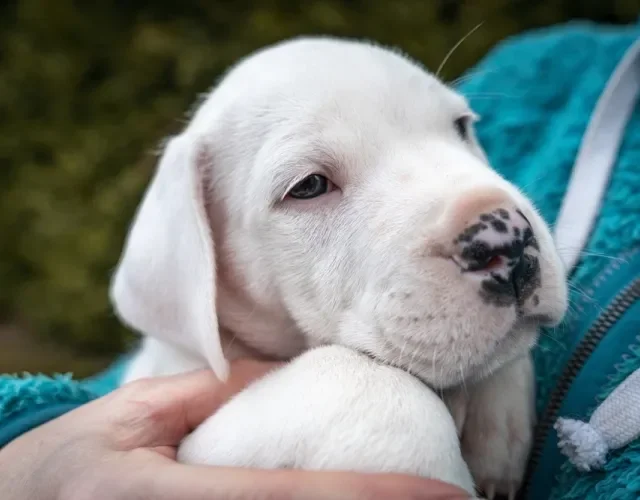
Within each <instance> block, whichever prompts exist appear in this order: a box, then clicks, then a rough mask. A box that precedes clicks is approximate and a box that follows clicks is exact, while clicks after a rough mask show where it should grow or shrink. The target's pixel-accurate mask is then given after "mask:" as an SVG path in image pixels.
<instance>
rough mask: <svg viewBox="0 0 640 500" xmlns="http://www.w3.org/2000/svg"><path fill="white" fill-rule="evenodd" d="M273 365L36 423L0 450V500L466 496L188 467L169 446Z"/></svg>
mask: <svg viewBox="0 0 640 500" xmlns="http://www.w3.org/2000/svg"><path fill="white" fill-rule="evenodd" d="M274 366H276V365H275V364H274V363H265V362H258V361H249V360H243V361H238V362H235V363H233V364H232V367H231V374H230V377H229V380H228V382H227V383H224V384H223V383H221V382H220V381H219V380H218V379H216V378H215V376H214V375H213V373H212V372H210V371H208V370H202V371H198V372H193V373H188V374H183V375H177V376H172V377H162V378H156V379H149V380H140V381H137V382H134V383H132V384H128V385H126V386H124V387H122V388H120V389H118V390H116V391H114V392H112V393H111V394H109V395H107V396H105V397H103V398H100V399H98V400H95V401H93V402H91V403H88V404H86V405H84V406H82V407H80V408H78V409H76V410H73V411H71V412H69V413H67V414H66V415H63V416H61V417H59V418H57V419H55V420H53V421H51V422H48V423H47V424H44V425H42V426H40V427H38V428H36V429H34V430H32V431H30V432H28V433H26V434H24V435H23V436H21V437H19V438H17V439H16V440H14V441H13V442H11V443H9V444H8V445H7V446H6V447H5V448H4V449H2V450H0V473H1V475H0V477H2V478H3V479H0V498H2V499H3V500H25V499H29V500H102V499H104V500H132V499H143V498H144V499H150V500H151V499H153V500H174V499H175V500H226V499H231V498H232V499H234V500H244V499H247V500H249V499H251V500H254V499H263V498H264V499H266V498H269V499H286V500H294V499H301V500H315V499H318V500H319V499H344V500H351V499H354V500H355V499H378V498H379V499H385V500H386V499H389V498H394V499H405V498H406V499H425V500H445V499H447V500H448V499H458V498H460V499H463V498H468V494H467V493H465V492H464V491H462V490H460V489H458V488H456V487H454V486H449V485H446V484H443V483H440V482H436V481H429V480H425V479H421V478H417V477H411V476H404V475H396V474H358V473H352V472H331V471H322V472H312V471H301V470H255V469H240V468H237V469H232V468H219V467H205V466H187V465H183V464H179V463H177V462H176V461H175V453H176V447H177V445H178V444H179V443H180V441H181V440H182V438H184V436H186V435H187V434H188V433H189V432H190V431H191V430H193V429H194V428H195V427H197V426H198V424H200V423H201V422H202V421H203V420H204V419H205V418H206V417H208V416H209V415H210V414H211V413H213V412H214V411H215V409H216V408H218V407H219V406H220V405H221V404H223V403H224V402H225V401H226V400H228V399H229V398H230V397H231V396H233V395H234V394H235V393H237V392H238V391H240V390H242V388H243V387H245V386H246V385H247V384H248V383H250V382H251V381H252V380H254V379H256V378H258V377H260V376H261V375H263V374H264V373H265V372H266V371H268V370H269V369H272V368H273V367H274Z"/></svg>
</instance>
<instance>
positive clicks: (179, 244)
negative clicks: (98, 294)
mask: <svg viewBox="0 0 640 500" xmlns="http://www.w3.org/2000/svg"><path fill="white" fill-rule="evenodd" d="M203 146H204V144H202V143H201V142H200V141H199V140H197V138H194V137H192V136H190V135H188V134H187V133H183V134H182V135H179V136H176V137H173V138H171V139H170V140H169V142H168V143H167V145H166V148H165V151H164V154H163V156H162V158H161V159H160V163H159V165H158V168H157V171H156V173H155V176H154V178H153V180H152V181H151V184H150V185H149V187H148V189H147V192H146V194H145V197H144V199H143V201H142V203H141V205H140V207H139V208H138V213H137V214H136V217H135V220H134V222H133V225H132V227H131V228H130V231H129V235H128V237H127V240H126V242H125V248H124V251H123V254H122V257H121V260H120V263H119V265H118V268H117V270H116V273H115V276H114V278H113V281H112V283H111V290H110V294H111V300H112V302H113V304H114V306H115V309H116V312H117V314H118V316H119V317H120V318H121V319H122V321H123V322H124V323H126V324H128V325H129V326H130V327H132V328H134V329H136V330H138V331H140V332H142V333H144V334H147V335H150V336H153V337H155V338H157V339H160V340H164V341H167V342H169V343H170V344H174V345H176V346H179V347H182V348H183V349H186V350H187V351H188V352H190V353H192V354H195V355H199V356H204V358H205V359H206V361H207V362H208V364H209V365H210V367H211V368H212V369H213V370H214V372H215V373H216V375H217V376H218V377H219V378H220V379H222V380H225V379H226V377H227V373H228V363H227V361H226V359H225V358H224V354H223V352H222V346H221V342H220V335H219V332H218V319H217V315H216V269H215V268H216V262H215V248H214V240H213V234H212V228H211V224H210V223H209V219H208V215H207V210H206V205H205V194H206V192H205V189H206V188H205V183H204V181H205V179H204V175H203V174H205V167H206V166H207V158H208V155H205V154H203V153H204V149H203Z"/></svg>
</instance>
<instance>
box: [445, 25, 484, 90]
mask: <svg viewBox="0 0 640 500" xmlns="http://www.w3.org/2000/svg"><path fill="white" fill-rule="evenodd" d="M483 24H484V21H483V22H481V23H480V24H478V25H477V26H476V27H475V28H473V29H472V30H471V31H469V32H468V33H467V34H466V35H464V36H463V37H462V38H461V39H460V40H459V41H458V43H456V44H455V45H454V46H453V47H452V48H451V50H449V52H447V55H446V56H444V59H443V60H442V62H441V63H440V66H438V69H437V71H436V73H435V76H436V78H439V77H440V72H441V71H442V69H443V68H444V65H445V64H447V61H448V60H449V58H450V57H451V56H452V55H453V53H454V52H455V51H456V49H457V48H458V47H460V45H462V43H463V42H464V41H465V40H466V39H467V38H469V37H470V36H471V35H472V34H473V33H475V32H476V31H477V30H478V28H480V26H482V25H483Z"/></svg>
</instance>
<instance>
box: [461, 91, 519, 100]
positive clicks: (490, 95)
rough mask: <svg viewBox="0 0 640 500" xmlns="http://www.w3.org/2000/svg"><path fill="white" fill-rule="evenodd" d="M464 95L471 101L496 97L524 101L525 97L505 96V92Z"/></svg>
mask: <svg viewBox="0 0 640 500" xmlns="http://www.w3.org/2000/svg"><path fill="white" fill-rule="evenodd" d="M463 95H464V96H465V97H467V98H469V99H485V98H495V97H501V98H506V99H522V97H524V96H523V95H521V96H516V95H513V94H505V93H504V92H478V93H469V94H467V93H464V94H463Z"/></svg>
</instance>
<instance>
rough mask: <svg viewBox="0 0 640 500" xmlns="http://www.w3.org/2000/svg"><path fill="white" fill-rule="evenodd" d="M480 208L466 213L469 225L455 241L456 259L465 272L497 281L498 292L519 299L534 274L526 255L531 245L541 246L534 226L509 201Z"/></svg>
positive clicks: (495, 286)
mask: <svg viewBox="0 0 640 500" xmlns="http://www.w3.org/2000/svg"><path fill="white" fill-rule="evenodd" d="M476 208H480V210H478V212H476V214H474V216H472V217H469V215H470V214H468V212H467V213H466V217H464V220H465V222H466V225H465V226H464V227H463V229H461V230H459V232H458V234H457V235H456V236H455V239H454V240H453V243H454V252H453V260H454V261H455V262H456V263H457V264H458V266H459V267H460V268H461V270H462V271H463V272H467V273H478V274H481V275H484V276H486V277H487V278H489V279H490V280H491V281H493V282H494V286H493V288H495V291H496V293H497V292H500V293H503V294H504V293H510V294H511V295H513V296H515V298H518V296H520V295H521V294H522V293H521V292H522V290H523V288H525V287H526V285H527V283H528V281H529V280H530V279H531V277H532V276H533V275H532V273H531V263H530V261H529V260H528V259H527V256H525V249H526V248H527V247H533V248H537V242H536V240H535V236H534V234H533V230H532V228H531V225H530V224H529V221H528V220H527V218H526V217H525V216H524V214H523V213H522V212H521V211H520V210H519V209H518V208H517V207H515V205H514V204H513V203H512V202H509V201H508V200H505V201H504V202H503V203H500V204H495V203H489V204H485V205H483V206H480V207H476ZM459 220H460V219H459ZM489 288H491V287H489Z"/></svg>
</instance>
